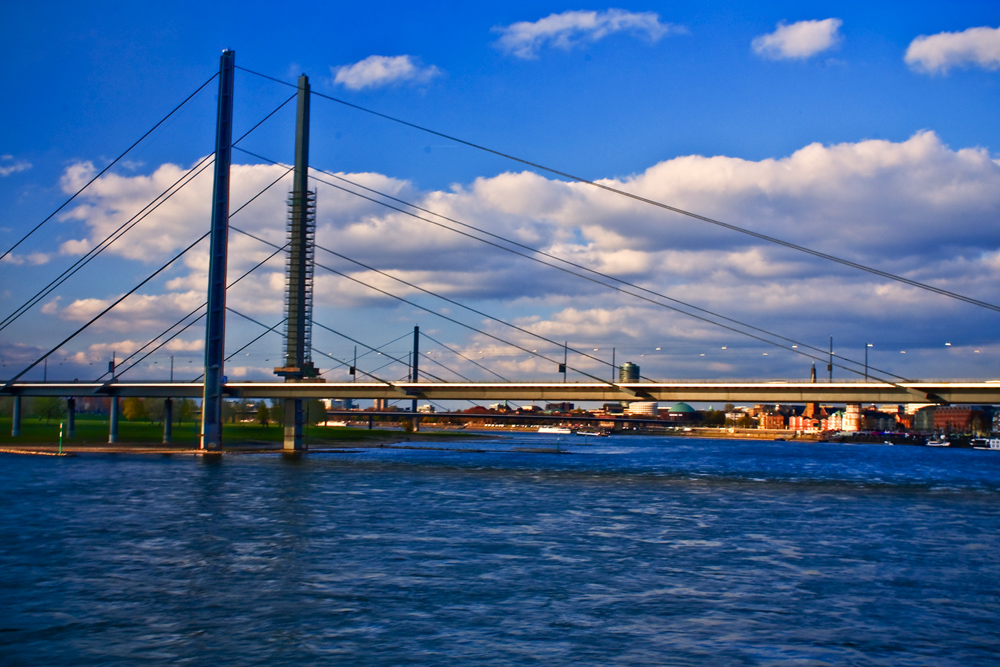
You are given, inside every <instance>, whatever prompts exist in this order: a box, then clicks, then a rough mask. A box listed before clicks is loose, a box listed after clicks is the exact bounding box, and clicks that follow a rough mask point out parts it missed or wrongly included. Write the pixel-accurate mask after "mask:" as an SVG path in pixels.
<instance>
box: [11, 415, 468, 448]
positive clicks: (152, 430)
mask: <svg viewBox="0 0 1000 667" xmlns="http://www.w3.org/2000/svg"><path fill="white" fill-rule="evenodd" d="M10 428H11V419H10V417H0V446H4V445H5V446H11V445H18V444H22V445H23V444H39V443H51V444H55V443H57V442H58V441H59V422H58V421H50V422H49V423H46V422H45V420H39V419H36V418H34V417H31V418H27V419H22V420H21V435H20V436H19V437H17V438H14V437H11V434H10ZM198 428H199V424H198V423H197V422H188V423H185V424H183V425H175V426H174V436H173V442H174V443H175V444H178V445H184V444H190V445H191V446H196V445H197V444H198ZM427 430H429V429H428V427H425V430H424V432H423V434H424V435H425V436H426V435H429V434H427V432H426V431H427ZM402 435H403V434H402V433H401V432H400V431H387V430H383V429H373V430H370V431H369V430H368V429H367V428H346V427H319V426H313V427H309V428H308V430H307V431H306V440H307V441H308V442H309V443H310V444H314V445H318V444H323V443H330V444H336V443H343V442H354V443H358V444H361V443H363V442H365V441H370V440H385V439H386V438H393V437H396V436H402ZM282 437H283V431H282V427H281V426H279V425H276V424H271V425H270V426H268V427H264V426H261V425H260V424H225V425H223V428H222V439H223V441H224V442H226V443H232V444H236V443H266V442H274V443H278V442H281V440H282ZM417 437H418V438H419V437H420V436H417ZM433 437H435V438H440V437H443V438H448V437H465V438H468V437H470V435H469V434H468V433H463V432H461V431H458V432H451V431H444V432H435V433H434V434H433ZM162 440H163V425H162V424H150V423H149V422H129V421H125V420H124V419H123V420H121V421H120V422H118V442H119V443H158V442H161V441H162ZM107 441H108V420H107V418H104V419H100V418H96V419H95V418H91V417H89V416H84V417H79V416H78V417H77V419H76V437H74V438H72V439H71V438H69V437H68V436H66V435H65V433H64V436H63V444H65V445H98V444H102V443H107Z"/></svg>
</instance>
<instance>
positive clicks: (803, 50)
mask: <svg viewBox="0 0 1000 667" xmlns="http://www.w3.org/2000/svg"><path fill="white" fill-rule="evenodd" d="M843 24H844V22H843V21H841V20H840V19H834V18H830V19H823V20H822V21H799V22H798V23H792V24H785V23H779V24H778V27H777V29H776V30H775V31H774V32H772V33H770V34H767V35H760V36H758V37H755V38H754V40H753V42H751V46H752V47H753V50H754V52H755V53H756V54H758V55H760V56H763V57H764V58H769V59H771V60H800V59H804V58H810V57H812V56H814V55H816V54H817V53H821V52H823V51H826V50H827V49H829V48H832V47H833V46H835V45H836V44H837V43H838V42H839V41H840V39H841V35H840V26H842V25H843Z"/></svg>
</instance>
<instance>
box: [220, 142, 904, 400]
mask: <svg viewBox="0 0 1000 667" xmlns="http://www.w3.org/2000/svg"><path fill="white" fill-rule="evenodd" d="M239 150H242V151H243V152H244V153H247V154H248V155H252V156H253V157H256V158H258V159H261V160H265V161H267V162H271V163H272V164H278V163H276V162H274V161H272V160H269V159H268V158H265V157H264V156H262V155H258V154H256V153H251V152H250V151H246V150H243V149H239ZM316 171H319V172H320V173H323V174H327V175H331V176H333V177H334V178H337V179H338V180H340V181H343V182H345V183H350V184H352V185H355V186H357V187H359V188H362V189H364V190H367V191H369V192H372V193H375V194H378V195H379V196H382V197H385V198H387V199H391V200H393V201H397V202H400V203H402V204H404V205H406V206H410V207H412V208H415V209H417V210H419V211H424V212H426V213H429V214H431V215H435V216H438V217H440V218H443V219H445V220H448V221H449V222H454V223H455V224H458V225H461V226H463V227H466V228H469V229H474V230H476V231H478V232H481V233H483V234H486V235H488V236H491V237H494V238H497V239H499V240H502V241H504V242H507V243H510V244H512V245H515V246H518V247H521V248H524V249H526V250H529V251H531V252H534V253H537V254H539V255H542V256H544V257H548V258H550V259H553V260H555V261H559V262H562V263H563V264H567V265H569V266H573V267H575V268H579V269H581V270H583V271H587V272H588V273H592V274H594V275H597V276H600V277H602V278H605V279H607V280H610V281H613V282H616V283H618V284H621V285H626V286H629V287H632V288H634V289H636V290H639V291H642V292H645V293H647V294H652V295H653V296H656V297H658V298H662V299H664V300H666V301H670V302H672V303H676V304H680V305H683V306H684V307H686V308H690V309H692V310H695V311H698V312H702V313H706V314H708V315H711V316H713V317H717V318H719V319H721V320H724V321H727V322H731V323H733V324H736V325H738V326H741V327H746V328H747V329H750V330H752V331H757V332H759V333H762V334H765V335H767V336H771V337H773V338H777V339H778V340H783V341H785V342H787V343H790V344H791V347H790V348H787V347H786V346H785V345H783V344H781V343H778V342H775V341H773V340H768V339H766V338H761V337H759V336H754V335H753V334H749V333H747V332H746V331H743V330H741V329H738V328H734V327H731V326H727V325H725V324H721V323H719V322H716V321H715V320H712V319H709V318H707V317H703V316H700V315H697V314H694V313H690V312H688V311H686V310H683V309H682V308H678V307H675V306H671V305H669V304H666V303H661V302H659V301H656V300H655V299H651V298H649V297H646V296H643V295H641V294H635V293H634V292H630V291H629V290H625V289H622V288H621V287H618V286H616V285H609V284H608V283H605V282H602V281H601V280H597V279H595V278H593V277H591V276H587V275H581V274H579V273H576V272H575V271H570V270H569V269H567V268H565V267H563V266H556V265H554V264H551V263H549V262H546V261H543V260H541V259H539V258H537V257H533V256H531V255H527V254H525V253H522V252H518V251H517V250H514V249H512V248H508V247H506V246H503V245H501V244H499V243H494V242H492V241H489V240H487V239H482V238H479V237H477V236H475V235H473V234H469V233H467V232H463V231H461V230H458V229H454V228H452V227H449V226H447V225H444V224H441V223H440V222H436V221H434V220H429V219H427V218H425V217H423V216H419V215H416V214H415V213H412V212H410V211H407V210H405V209H401V208H399V207H397V206H393V205H392V204H387V203H385V202H383V201H379V200H378V199H374V198H372V197H368V196H366V195H363V194H360V193H358V192H354V191H352V190H350V189H348V188H344V187H341V186H339V185H336V184H334V183H330V182H328V181H324V180H323V179H321V178H315V177H314V178H313V180H315V181H318V182H320V183H323V184H325V185H329V186H330V187H332V188H336V189H338V190H341V191H342V192H346V193H348V194H352V195H354V196H356V197H358V198H360V199H364V200H366V201H370V202H372V203H374V204H378V205H380V206H384V207H385V208H388V209H390V210H393V211H397V212H399V213H402V214H404V215H408V216H410V217H413V218H416V219H417V220H422V221H424V222H427V223H429V224H432V225H436V226H438V227H441V228H442V229H447V230H449V231H451V232H453V233H455V234H459V235H461V236H465V237H468V238H470V239H473V240H475V241H479V242H480V243H483V244H486V245H489V246H492V247H495V248H497V249H499V250H503V251H505V252H509V253H511V254H513V255H516V256H518V257H523V258H525V259H528V260H530V261H533V262H537V263H539V264H542V265H543V266H548V267H551V268H553V269H556V270H558V271H562V272H563V273H566V274H568V275H571V276H575V277H577V278H580V279H582V280H587V281H589V282H592V283H595V284H597V285H601V286H603V287H607V288H609V289H613V290H615V291H617V292H620V293H622V294H627V295H629V296H633V297H635V298H637V299H640V300H642V301H646V302H648V303H651V304H653V305H656V306H660V307H662V308H667V309H669V310H673V311H674V312H677V313H680V314H682V315H687V316H688V317H691V318H694V319H697V320H700V321H702V322H705V323H707V324H711V325H713V326H717V327H720V328H723V329H726V330H728V331H732V332H734V333H737V334H740V335H743V336H748V337H750V338H753V339H755V340H758V341H760V342H763V343H765V344H767V345H771V346H774V347H777V348H779V349H783V350H784V349H790V350H791V351H792V352H795V353H796V354H799V355H802V356H805V357H806V358H809V359H812V360H814V361H822V360H823V359H826V358H827V354H828V353H827V351H826V350H824V349H822V348H819V347H816V346H814V345H810V344H808V343H802V342H800V341H797V340H795V339H792V338H788V337H787V336H782V335H780V334H777V333H774V332H772V331H768V330H767V329H762V328H760V327H756V326H754V325H752V324H748V323H746V322H741V321H740V320H736V319H733V318H731V317H726V316H725V315H722V314H720V313H716V312H714V311H711V310H707V309H705V308H700V307H699V306H695V305H693V304H689V303H687V302H685V301H681V300H680V299H676V298H673V297H669V296H666V295H665V294H661V293H659V292H655V291H653V290H650V289H647V288H644V287H639V286H638V285H634V284H633V283H629V282H627V281H624V280H620V279H618V278H615V277H614V276H610V275H607V274H603V273H601V272H599V271H595V270H593V269H590V268H588V267H586V266H583V265H581V264H577V263H575V262H571V261H569V260H565V259H562V258H560V257H557V256H555V255H551V254H549V253H546V252H543V251H541V250H537V249H535V248H532V247H530V246H526V245H523V244H521V243H518V242H516V241H511V240H510V239H506V238H504V237H502V236H498V235H496V234H492V233H490V232H487V231H485V230H482V229H479V228H477V227H475V226H473V225H468V224H466V223H463V222H459V221H458V220H454V219H452V218H449V217H447V216H444V215H441V214H438V213H435V212H433V211H429V210H427V209H424V208H421V207H419V206H415V205H414V204H410V203H409V202H406V201H404V200H401V199H398V198H396V197H393V196H391V195H387V194H385V193H381V192H379V191H377V190H373V189H371V188H368V187H365V186H363V185H359V184H356V183H354V182H352V181H349V180H348V179H345V178H342V177H339V176H336V175H335V174H330V172H327V171H323V170H321V169H316ZM317 247H320V246H317ZM320 248H321V249H323V250H326V249H325V248H322V247H320ZM327 252H331V253H333V251H330V250H327ZM333 254H336V253H333ZM341 257H343V256H342V255H341ZM344 259H348V261H353V260H350V259H349V258H346V257H344ZM796 346H802V347H804V348H808V349H811V350H813V351H815V352H816V353H818V354H820V355H821V356H815V355H811V354H808V353H806V352H802V351H799V350H798V349H797V347H796ZM574 352H578V351H576V350H574ZM587 356H589V355H587ZM591 358H593V357H591ZM843 359H844V361H845V362H846V363H850V364H855V365H857V366H858V367H859V368H860V367H861V366H862V364H861V362H856V361H853V360H852V359H849V358H846V357H843ZM603 363H607V362H603ZM837 366H838V367H840V368H843V369H844V370H847V371H849V372H853V373H857V374H858V375H861V372H860V371H858V370H856V369H852V368H850V367H848V366H842V365H840V364H838V365H837ZM869 370H870V371H871V370H874V371H875V372H878V373H882V374H884V375H888V376H892V377H894V378H896V379H898V380H906V378H904V377H903V376H900V375H896V374H895V373H891V372H889V371H884V370H880V369H877V368H875V369H873V368H871V367H869ZM645 379H649V378H645Z"/></svg>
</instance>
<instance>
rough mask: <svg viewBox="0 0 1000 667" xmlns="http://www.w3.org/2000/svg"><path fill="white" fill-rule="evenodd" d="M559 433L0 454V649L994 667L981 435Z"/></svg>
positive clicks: (990, 471)
mask: <svg viewBox="0 0 1000 667" xmlns="http://www.w3.org/2000/svg"><path fill="white" fill-rule="evenodd" d="M556 442H557V440H556V439H555V437H554V436H553V437H547V438H545V437H543V436H537V435H532V436H512V437H510V438H506V439H502V440H496V441H490V442H489V443H488V444H486V445H484V443H483V442H482V441H475V442H465V443H455V442H449V443H448V444H443V445H440V446H441V447H449V448H456V449H457V448H461V447H477V448H484V449H487V450H490V451H487V452H482V453H470V452H459V451H426V450H400V449H376V450H365V451H361V452H359V453H349V454H343V453H341V454H318V453H314V454H310V455H309V456H308V457H306V458H305V459H304V460H300V461H288V460H285V459H282V458H280V457H278V456H271V455H252V456H228V457H225V458H224V459H223V460H222V461H221V462H218V463H208V462H204V461H202V460H200V459H195V458H192V457H188V456H172V457H140V456H122V455H118V456H112V455H93V456H79V457H76V458H70V459H54V458H49V457H12V456H5V457H3V458H0V466H2V468H0V474H2V483H0V502H2V508H3V512H2V513H0V663H2V664H8V665H59V664H65V665H69V664H72V665H98V664H100V665H107V664H111V665H133V664H178V663H181V664H183V663H188V664H199V665H200V664H234V665H235V664H238V665H312V664H344V665H355V664H357V665H409V664H413V665H465V664H491V665H494V664H499V665H537V664H545V665H569V664H573V665H577V664H583V665H608V664H625V665H638V664H670V665H893V666H896V665H956V666H959V665H961V666H969V665H996V664H1000V453H996V452H982V451H973V450H941V449H931V448H916V447H898V446H897V447H890V446H860V445H859V446H850V445H834V444H797V443H770V442H767V443H753V442H738V441H713V440H694V439H670V438H639V437H631V438H629V437H612V438H604V439H595V440H591V441H584V440H583V439H582V438H579V437H577V438H564V439H563V440H561V441H559V448H560V449H561V450H563V451H564V452H565V450H568V451H569V452H570V453H568V454H567V453H562V454H555V453H537V452H517V451H512V450H514V449H515V448H529V449H530V448H538V447H549V446H552V445H555V444H556ZM433 446H438V445H433Z"/></svg>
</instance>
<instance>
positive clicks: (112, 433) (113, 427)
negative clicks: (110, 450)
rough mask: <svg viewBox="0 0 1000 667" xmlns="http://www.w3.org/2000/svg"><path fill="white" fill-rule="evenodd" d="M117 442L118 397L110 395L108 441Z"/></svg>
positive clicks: (110, 442)
mask: <svg viewBox="0 0 1000 667" xmlns="http://www.w3.org/2000/svg"><path fill="white" fill-rule="evenodd" d="M116 442H118V397H117V396H112V397H111V411H110V413H109V414H108V443H109V444H112V445H113V444H115V443H116Z"/></svg>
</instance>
